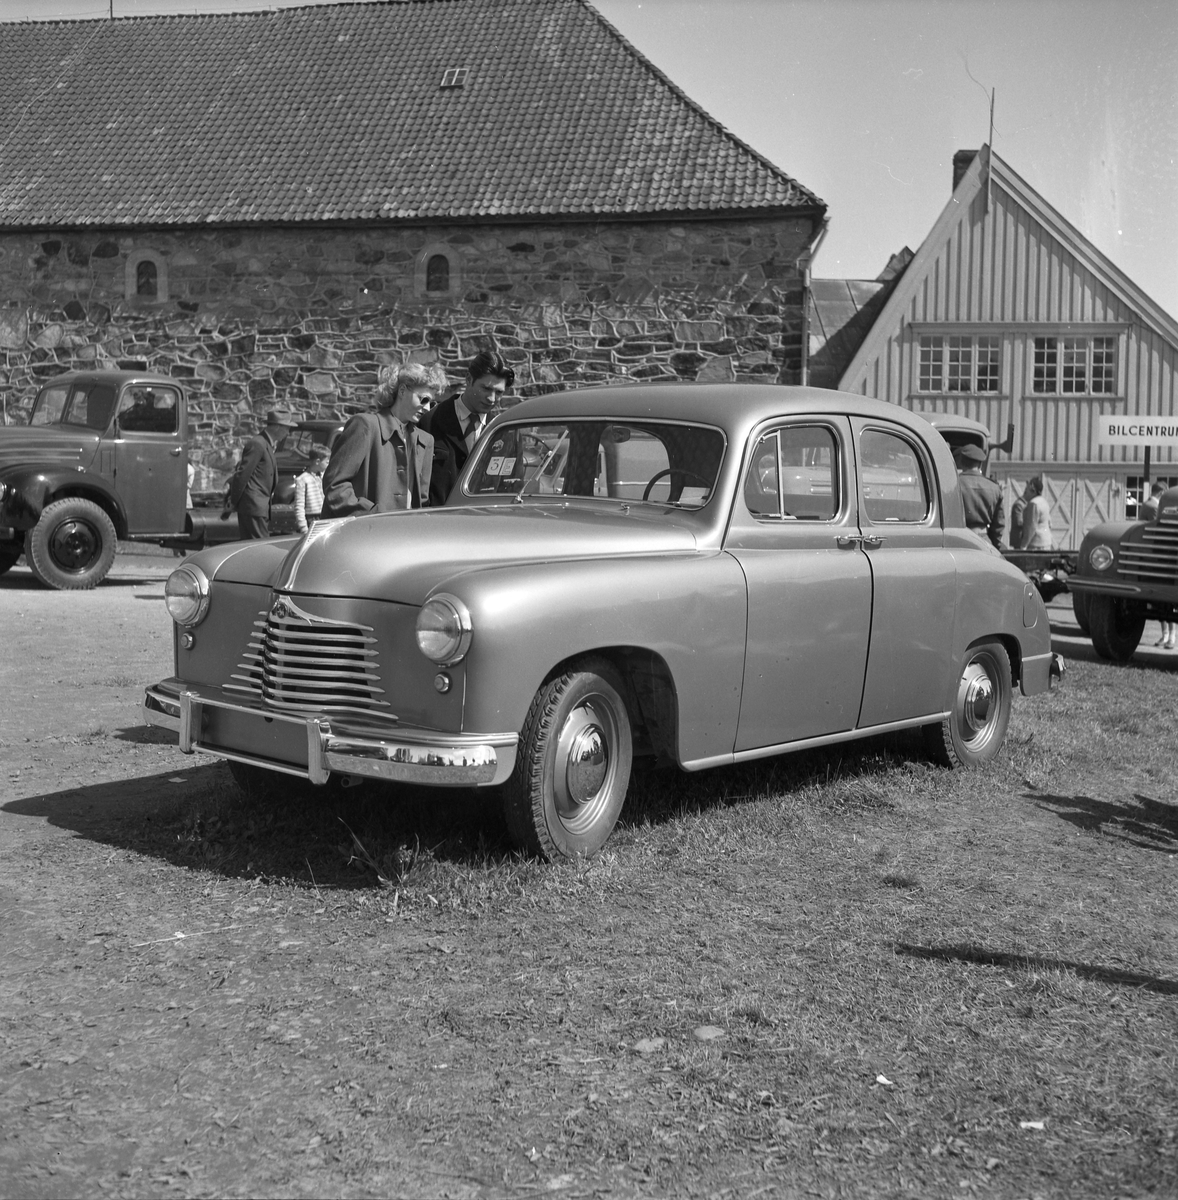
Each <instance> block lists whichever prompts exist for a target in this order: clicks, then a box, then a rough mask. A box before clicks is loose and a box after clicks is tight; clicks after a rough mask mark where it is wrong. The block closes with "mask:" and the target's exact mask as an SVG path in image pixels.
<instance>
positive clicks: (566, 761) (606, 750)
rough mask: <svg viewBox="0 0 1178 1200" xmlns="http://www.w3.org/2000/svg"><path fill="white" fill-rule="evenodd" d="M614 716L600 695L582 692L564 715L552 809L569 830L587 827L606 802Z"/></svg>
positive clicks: (615, 736)
mask: <svg viewBox="0 0 1178 1200" xmlns="http://www.w3.org/2000/svg"><path fill="white" fill-rule="evenodd" d="M617 742H618V727H617V717H616V715H615V713H614V711H613V707H612V706H611V705H610V704H609V703H608V702H607V701H606V700H605V699H604V698H603V697H602V696H586V697H585V699H583V700H582V701H581V702H580V703H579V704H578V705H577V707H576V708H574V709H573V710H572V712H570V713H569V715H568V716H567V717H566V718H565V722H564V725H563V726H561V730H560V736H559V737H558V738H557V743H556V761H555V763H554V769H553V773H552V774H553V780H552V782H553V790H554V792H555V797H554V799H555V801H556V812H557V815H558V816H559V817H560V820H561V823H562V824H563V825H564V826H565V828H566V829H568V830H569V831H570V832H572V833H578V832H581V831H583V830H584V829H586V828H588V827H589V826H591V825H592V824H593V822H594V821H595V820H596V819H597V818H598V816H599V815H600V813H601V811H602V809H603V808H605V807H606V806H607V805H608V803H609V797H610V791H611V788H612V785H613V782H614V778H613V777H614V774H615V770H614V766H615V763H614V754H613V750H614V747H615V746H616V745H617Z"/></svg>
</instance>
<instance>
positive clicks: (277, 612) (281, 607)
mask: <svg viewBox="0 0 1178 1200" xmlns="http://www.w3.org/2000/svg"><path fill="white" fill-rule="evenodd" d="M270 615H271V616H272V617H273V618H274V620H276V621H285V620H286V617H287V607H286V605H285V604H283V603H282V601H281V600H279V601H278V603H277V604H275V605H274V608H273V609H272V610H271V612H270Z"/></svg>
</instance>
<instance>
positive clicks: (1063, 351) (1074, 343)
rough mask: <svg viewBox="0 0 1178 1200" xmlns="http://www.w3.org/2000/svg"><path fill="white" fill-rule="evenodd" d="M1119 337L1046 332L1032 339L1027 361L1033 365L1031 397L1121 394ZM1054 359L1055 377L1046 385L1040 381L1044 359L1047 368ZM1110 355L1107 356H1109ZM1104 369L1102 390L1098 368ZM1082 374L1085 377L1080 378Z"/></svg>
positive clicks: (1102, 396)
mask: <svg viewBox="0 0 1178 1200" xmlns="http://www.w3.org/2000/svg"><path fill="white" fill-rule="evenodd" d="M1118 341H1119V338H1117V337H1116V335H1114V334H1107V333H1097V334H1088V333H1083V334H1072V333H1059V334H1054V333H1045V334H1037V335H1036V336H1035V337H1033V338H1031V340H1030V345H1029V347H1028V350H1029V353H1028V355H1027V361H1028V363H1029V366H1030V375H1031V377H1030V380H1029V381H1028V382H1029V388H1028V392H1027V394H1028V395H1029V396H1062V397H1065V398H1069V399H1070V398H1072V397H1077V396H1090V397H1094V398H1099V399H1105V398H1107V397H1111V396H1116V395H1117V394H1118V390H1119V389H1118V386H1117V381H1118V368H1119V358H1120V354H1119V347H1118V344H1117V343H1118ZM1048 355H1050V357H1051V359H1052V371H1051V377H1050V378H1046V371H1044V376H1045V377H1044V379H1043V381H1042V386H1040V380H1039V378H1038V376H1039V372H1040V358H1042V360H1043V365H1044V367H1046V363H1047V357H1048ZM1106 356H1107V357H1106ZM1098 364H1099V366H1100V368H1101V380H1100V382H1101V384H1102V386H1101V387H1094V386H1093V384H1094V383H1096V382H1097V380H1096V378H1095V374H1094V371H1095V368H1096V367H1097V366H1098ZM1078 372H1082V377H1081V378H1079V379H1078V378H1077V374H1078Z"/></svg>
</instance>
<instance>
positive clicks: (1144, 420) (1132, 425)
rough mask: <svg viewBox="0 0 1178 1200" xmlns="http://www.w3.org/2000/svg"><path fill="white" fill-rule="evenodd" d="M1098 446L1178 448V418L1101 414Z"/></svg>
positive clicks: (1098, 418) (1097, 426) (1097, 431)
mask: <svg viewBox="0 0 1178 1200" xmlns="http://www.w3.org/2000/svg"><path fill="white" fill-rule="evenodd" d="M1096 422H1097V424H1096V444H1097V445H1098V446H1178V417H1149V416H1145V417H1129V416H1112V415H1110V414H1108V413H1099V414H1097V417H1096Z"/></svg>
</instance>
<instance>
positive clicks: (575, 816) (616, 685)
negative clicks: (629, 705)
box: [503, 659, 633, 860]
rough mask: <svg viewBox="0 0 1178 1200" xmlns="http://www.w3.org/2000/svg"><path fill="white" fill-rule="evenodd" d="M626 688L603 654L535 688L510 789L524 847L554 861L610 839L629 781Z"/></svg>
mask: <svg viewBox="0 0 1178 1200" xmlns="http://www.w3.org/2000/svg"><path fill="white" fill-rule="evenodd" d="M624 694H625V685H624V684H623V682H622V680H621V677H620V676H619V675H618V673H617V671H615V670H614V668H613V666H612V665H611V664H610V663H608V662H606V661H605V660H604V659H587V660H585V661H584V662H582V663H579V664H577V665H576V666H575V667H573V668H572V669H570V670H568V671H565V672H564V673H563V674H561V675H558V676H556V678H554V679H550V680H549V681H548V682H547V683H546V684H544V686H543V687H542V688H540V690H539V691H538V692H537V693H536V696H535V699H533V701H532V706H531V708H530V709H529V710H528V715H527V718H526V720H525V721H524V727H523V730H522V731H521V733H520V741H519V752H518V757H517V759H516V764H515V770H514V772H513V773H512V776H511V778H510V779H509V780H508V782H507V784H506V785H505V787H504V793H503V801H504V815H505V816H506V818H507V828H508V831H509V832H510V834H511V837H512V840H513V841H514V842H515V844H516V845H517V846H519V847H520V848H521V849H524V850H527V851H529V852H531V853H533V854H539V855H542V856H543V857H544V858H547V859H549V860H553V859H558V858H576V857H578V856H581V855H589V854H593V853H594V852H595V851H597V850H599V849H600V848H601V847H602V846H603V845H604V844H605V841H606V839H607V838H608V837H609V835H610V833H611V832H612V831H613V827H614V825H615V824H616V823H617V820H618V814H619V813H620V812H621V811H622V802H623V800H625V798H626V789H627V787H628V786H629V783H630V764H631V759H632V756H633V738H632V734H631V729H630V716H629V713H628V711H627V709H626V702H625V701H624V700H623V699H622V697H623V695H624Z"/></svg>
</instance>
